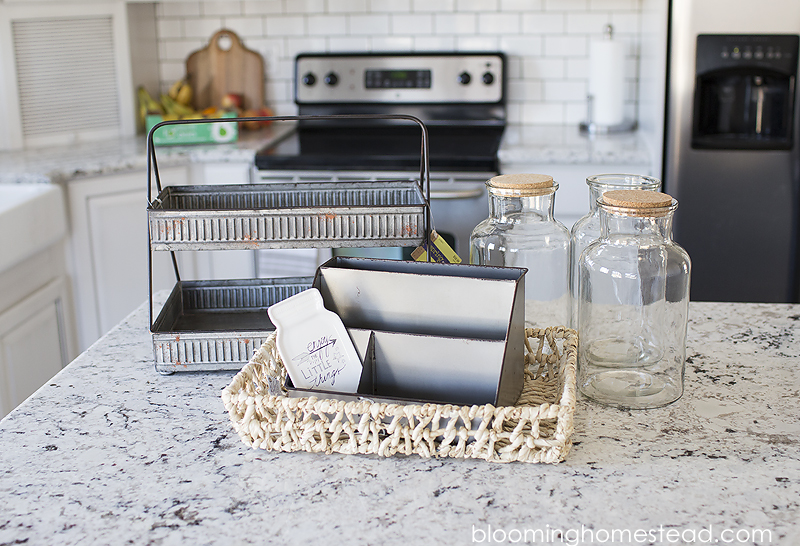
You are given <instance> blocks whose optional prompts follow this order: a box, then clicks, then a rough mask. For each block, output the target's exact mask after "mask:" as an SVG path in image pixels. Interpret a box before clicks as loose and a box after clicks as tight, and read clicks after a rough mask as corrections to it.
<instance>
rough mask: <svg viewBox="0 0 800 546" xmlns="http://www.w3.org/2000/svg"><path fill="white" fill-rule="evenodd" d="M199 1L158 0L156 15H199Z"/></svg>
mask: <svg viewBox="0 0 800 546" xmlns="http://www.w3.org/2000/svg"><path fill="white" fill-rule="evenodd" d="M199 16H200V3H199V2H159V3H157V4H156V17H159V18H160V17H199Z"/></svg>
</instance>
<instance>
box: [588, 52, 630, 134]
mask: <svg viewBox="0 0 800 546" xmlns="http://www.w3.org/2000/svg"><path fill="white" fill-rule="evenodd" d="M589 95H591V96H592V97H593V99H592V106H591V112H589V115H590V117H591V119H590V120H589V121H591V122H594V123H595V124H597V125H603V126H611V125H619V124H620V123H622V122H623V121H624V117H625V50H624V48H623V44H622V43H620V42H615V41H613V40H603V41H599V40H596V41H592V43H591V48H590V50H589Z"/></svg>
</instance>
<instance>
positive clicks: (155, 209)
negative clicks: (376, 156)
mask: <svg viewBox="0 0 800 546" xmlns="http://www.w3.org/2000/svg"><path fill="white" fill-rule="evenodd" d="M340 118H345V119H374V120H400V121H409V122H414V123H417V124H418V125H419V126H420V128H421V130H422V144H421V162H420V178H419V180H418V181H414V180H390V181H381V182H372V181H365V182H353V183H348V184H347V186H343V185H341V184H337V183H330V182H328V183H325V182H297V183H286V184H281V183H267V184H247V185H225V186H166V187H162V182H161V178H160V176H159V173H158V164H157V160H156V153H155V147H154V144H153V134H154V133H155V131H156V130H158V128H159V127H161V126H165V125H173V124H182V123H220V122H222V123H231V121H230V120H219V119H208V120H183V121H166V122H163V123H160V124H158V125H156V126H155V127H153V130H152V131H151V132H150V134H149V135H148V140H147V147H148V154H147V157H148V183H147V191H148V195H147V202H148V207H147V212H148V220H149V228H150V253H149V256H150V258H149V262H150V265H149V271H150V286H149V293H150V325H151V327H150V329H151V331H152V333H153V345H154V351H155V361H156V369H157V370H158V371H159V372H160V373H173V372H176V371H211V370H233V369H236V370H238V369H240V368H241V367H242V366H243V365H244V364H245V363H246V362H247V361H248V359H249V358H250V356H252V354H253V352H254V351H255V350H256V349H258V348H259V347H260V346H261V344H262V343H263V342H264V340H265V339H266V335H267V334H268V333H269V331H268V330H266V331H265V327H269V328H271V324H270V323H269V320H268V318H267V314H266V309H267V308H268V307H269V306H270V305H272V304H273V303H276V302H278V301H281V300H283V299H285V298H287V297H289V296H291V295H293V294H295V293H297V292H300V291H301V290H304V289H306V288H308V287H310V286H311V283H312V281H313V279H312V278H311V277H294V278H276V279H248V280H223V281H219V280H217V281H210V280H209V281H182V280H181V277H180V273H179V271H178V262H177V260H176V259H175V254H174V253H175V251H179V250H232V249H244V250H255V249H266V248H309V247H314V248H342V247H378V246H384V247H387V246H418V245H420V244H422V243H423V242H425V241H428V240H429V239H430V231H431V218H430V173H429V170H428V169H429V161H428V134H427V129H426V128H425V125H424V124H423V123H422V121H420V120H419V119H418V118H415V117H413V116H406V115H369V114H364V115H347V116H336V115H330V116H275V117H269V118H263V117H262V118H240V119H239V121H248V120H259V121H263V120H273V121H278V122H284V121H303V122H306V121H314V120H329V119H340ZM153 178H155V185H156V187H157V189H158V195H157V197H155V198H153V197H152V188H153ZM153 251H170V252H171V253H172V258H173V260H172V262H173V267H174V269H175V276H176V279H177V283H176V285H175V287H174V289H173V290H172V293H171V294H170V296H169V298H168V299H167V302H166V304H165V305H164V307H163V309H162V310H161V312H160V314H159V315H158V317H157V318H156V319H155V320H154V319H153V265H152V264H153Z"/></svg>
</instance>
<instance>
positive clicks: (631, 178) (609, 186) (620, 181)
mask: <svg viewBox="0 0 800 546" xmlns="http://www.w3.org/2000/svg"><path fill="white" fill-rule="evenodd" d="M586 185H587V186H589V212H588V213H587V214H586V215H585V216H583V217H582V218H581V219H580V220H578V221H577V222H575V223H574V224H573V226H572V230H571V232H570V241H569V261H570V272H569V289H570V294H571V295H572V302H573V304H572V321H571V323H570V325H571V326H572V327H573V328H577V327H578V326H577V325H578V315H577V312H578V259H579V258H580V257H581V252H583V250H584V249H585V248H586V247H587V246H589V243H591V242H593V241H596V240H597V239H599V238H600V211H599V209H598V206H597V200H598V199H600V197H602V196H603V194H604V193H605V192H607V191H614V190H645V191H659V190H660V189H661V180H659V179H658V178H651V177H649V176H641V175H638V174H597V175H594V176H590V177H588V178H586Z"/></svg>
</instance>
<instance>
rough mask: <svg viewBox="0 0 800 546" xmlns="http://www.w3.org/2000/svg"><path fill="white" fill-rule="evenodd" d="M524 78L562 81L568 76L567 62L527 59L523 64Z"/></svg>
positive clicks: (541, 58) (540, 58) (538, 58)
mask: <svg viewBox="0 0 800 546" xmlns="http://www.w3.org/2000/svg"><path fill="white" fill-rule="evenodd" d="M522 76H523V77H524V78H525V79H533V78H535V79H539V80H562V79H564V78H565V76H566V70H565V62H564V60H563V59H548V58H543V57H537V58H527V59H525V60H524V61H523V63H522Z"/></svg>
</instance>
